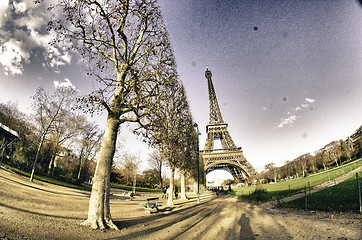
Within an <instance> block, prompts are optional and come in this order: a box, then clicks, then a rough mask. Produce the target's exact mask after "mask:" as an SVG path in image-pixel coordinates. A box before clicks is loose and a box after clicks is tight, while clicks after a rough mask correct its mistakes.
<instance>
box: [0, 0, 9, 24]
mask: <svg viewBox="0 0 362 240" xmlns="http://www.w3.org/2000/svg"><path fill="white" fill-rule="evenodd" d="M9 15H10V12H9V0H1V1H0V27H1V26H2V25H4V23H5V22H6V20H7V18H8V17H9Z"/></svg>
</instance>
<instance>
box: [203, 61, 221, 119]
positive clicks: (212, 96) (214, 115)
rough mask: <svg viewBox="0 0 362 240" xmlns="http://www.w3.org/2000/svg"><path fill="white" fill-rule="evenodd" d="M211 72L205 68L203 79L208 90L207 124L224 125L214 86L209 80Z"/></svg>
mask: <svg viewBox="0 0 362 240" xmlns="http://www.w3.org/2000/svg"><path fill="white" fill-rule="evenodd" d="M211 76H212V74H211V71H209V69H208V67H207V66H206V71H205V77H206V78H207V85H208V89H209V107H210V108H209V114H210V115H209V124H220V123H224V120H223V118H222V116H221V112H220V107H219V103H218V102H217V98H216V93H215V89H214V85H213V84H212V80H211Z"/></svg>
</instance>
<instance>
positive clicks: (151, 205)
mask: <svg viewBox="0 0 362 240" xmlns="http://www.w3.org/2000/svg"><path fill="white" fill-rule="evenodd" d="M158 199H159V198H158V197H151V198H147V199H146V205H144V206H143V207H144V208H145V209H146V212H150V210H151V209H154V208H155V209H156V210H157V211H158V207H160V206H162V205H161V204H158ZM153 201H155V202H153Z"/></svg>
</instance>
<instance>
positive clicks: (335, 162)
mask: <svg viewBox="0 0 362 240" xmlns="http://www.w3.org/2000/svg"><path fill="white" fill-rule="evenodd" d="M361 157H362V126H361V127H359V128H358V129H357V130H356V131H355V133H354V134H352V135H351V136H350V137H348V139H347V140H339V141H332V142H330V143H328V144H327V145H325V146H324V147H322V148H321V149H319V150H317V151H315V153H314V155H312V154H310V153H306V154H303V155H301V156H299V157H297V158H295V159H293V160H292V161H286V162H285V163H284V165H283V166H281V167H276V166H275V163H269V164H266V165H265V166H264V169H265V170H264V171H263V172H261V173H260V178H262V179H264V181H265V182H277V181H281V180H287V179H291V178H298V177H306V176H307V175H308V174H313V173H317V172H319V171H325V170H327V169H328V168H331V167H338V166H340V165H342V164H344V163H348V162H351V161H353V160H355V159H359V158H361Z"/></svg>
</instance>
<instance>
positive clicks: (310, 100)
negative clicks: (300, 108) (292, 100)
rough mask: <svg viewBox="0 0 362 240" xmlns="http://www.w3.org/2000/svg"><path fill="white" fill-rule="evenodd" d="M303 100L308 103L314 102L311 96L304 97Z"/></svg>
mask: <svg viewBox="0 0 362 240" xmlns="http://www.w3.org/2000/svg"><path fill="white" fill-rule="evenodd" d="M305 101H306V102H308V103H314V102H315V100H314V99H313V98H306V99H305Z"/></svg>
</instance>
